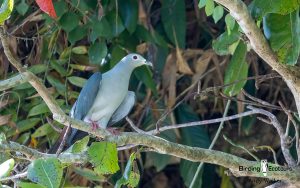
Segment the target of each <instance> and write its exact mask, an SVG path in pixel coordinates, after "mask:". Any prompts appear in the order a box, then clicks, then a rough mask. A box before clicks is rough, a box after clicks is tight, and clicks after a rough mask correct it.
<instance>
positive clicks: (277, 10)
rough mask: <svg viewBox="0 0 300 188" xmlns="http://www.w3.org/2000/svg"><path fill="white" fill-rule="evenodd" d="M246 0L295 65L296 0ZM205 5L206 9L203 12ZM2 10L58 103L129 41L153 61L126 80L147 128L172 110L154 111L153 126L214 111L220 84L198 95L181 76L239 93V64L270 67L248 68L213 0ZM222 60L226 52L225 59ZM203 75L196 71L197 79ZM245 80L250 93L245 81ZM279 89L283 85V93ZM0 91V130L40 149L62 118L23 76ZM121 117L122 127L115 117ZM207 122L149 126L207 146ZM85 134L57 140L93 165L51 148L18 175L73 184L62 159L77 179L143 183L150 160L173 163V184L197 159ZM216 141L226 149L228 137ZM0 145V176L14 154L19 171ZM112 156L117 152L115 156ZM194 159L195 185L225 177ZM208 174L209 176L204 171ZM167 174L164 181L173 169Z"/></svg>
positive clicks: (239, 36)
mask: <svg viewBox="0 0 300 188" xmlns="http://www.w3.org/2000/svg"><path fill="white" fill-rule="evenodd" d="M13 5H14V7H15V10H13ZM248 8H249V11H250V12H251V15H252V17H253V18H254V19H255V20H256V21H257V25H258V27H260V24H261V22H262V29H263V32H264V35H265V36H266V38H267V40H268V42H269V44H270V46H271V48H272V49H273V50H274V51H275V52H276V54H277V55H278V57H279V60H280V62H281V63H283V64H288V65H296V64H297V62H298V58H299V52H300V37H299V36H300V35H299V32H300V31H299V29H300V26H299V0H288V1H287V0H272V1H271V0H265V1H262V0H253V1H252V2H251V3H250V4H249V6H248ZM37 9H41V10H42V11H43V13H41V12H40V11H39V10H37ZM204 14H206V16H207V17H206V18H204V16H202V15H204ZM5 20H6V21H5ZM4 21H5V27H7V28H8V31H9V33H10V37H11V41H10V45H11V47H12V48H11V49H12V51H13V52H14V54H15V55H17V56H18V57H19V59H20V60H21V61H22V63H23V64H24V66H26V67H28V70H30V71H31V72H33V73H34V74H36V75H37V76H38V77H39V78H40V79H41V80H42V81H43V83H44V84H45V86H46V87H47V88H48V90H49V94H51V95H52V96H53V97H54V98H55V100H56V101H57V103H58V104H59V105H60V107H61V108H62V109H63V110H64V111H65V112H66V113H69V111H70V109H71V106H72V105H73V104H74V102H75V100H76V99H77V97H78V94H79V92H80V89H81V88H82V86H83V85H84V83H85V81H86V79H87V78H89V76H90V75H91V74H92V73H93V72H96V71H101V72H106V71H108V70H109V69H111V68H112V67H113V66H114V65H115V64H116V63H117V62H119V60H120V59H121V58H123V56H124V55H126V54H127V53H129V52H138V53H140V54H143V55H144V56H145V57H147V58H148V59H149V60H151V61H152V62H153V63H154V70H150V69H149V68H147V67H141V68H139V69H137V70H136V71H135V72H134V74H133V76H132V78H131V82H130V88H129V89H130V90H133V91H135V92H136V95H137V104H136V106H135V108H134V110H133V112H132V114H131V116H132V118H133V119H134V122H137V123H138V124H139V126H140V128H141V129H144V130H150V129H154V128H155V125H156V123H157V122H158V120H160V119H161V118H162V117H163V115H164V113H165V112H170V111H171V112H172V113H170V114H171V115H170V116H167V118H165V119H163V118H162V119H163V121H161V124H160V126H165V125H169V124H175V123H186V122H191V121H198V120H199V119H207V118H216V117H220V114H222V113H223V111H222V106H223V100H220V98H218V97H219V95H217V94H216V93H213V92H211V93H209V94H208V95H207V96H200V97H198V98H197V97H195V98H194V97H191V96H192V95H193V94H194V92H193V91H192V89H193V88H194V87H191V88H190V86H191V84H195V83H198V92H199V91H200V90H203V89H205V88H206V87H212V86H218V85H223V84H224V85H227V86H226V87H223V89H222V91H223V93H224V94H225V95H227V96H230V97H235V96H238V97H240V96H242V97H244V96H243V95H241V92H240V91H241V89H242V88H243V87H244V85H245V84H246V82H247V81H246V79H247V76H248V74H249V75H257V74H258V73H262V74H266V73H267V71H268V70H267V69H266V68H262V69H261V70H260V71H257V70H256V69H257V67H255V68H253V67H252V69H251V66H250V65H252V64H254V63H257V62H256V61H257V59H255V58H253V57H252V56H253V55H249V48H250V45H249V44H248V41H247V40H245V39H244V37H243V36H244V34H243V33H242V31H241V29H240V28H239V25H238V24H237V23H236V22H235V20H234V19H233V17H232V16H231V15H230V14H229V13H228V12H227V11H226V10H225V9H224V8H223V7H222V6H220V5H218V4H216V3H215V2H214V1H213V0H199V2H198V4H197V3H196V5H195V2H194V1H192V0H186V1H181V0H163V1H158V0H154V1H148V0H146V1H136V0H128V1H124V0H115V1H109V0H102V1H97V0H70V1H63V0H57V1H53V2H52V1H51V0H47V1H42V0H36V1H27V0H15V1H11V0H4V2H3V4H2V6H1V9H0V23H1V24H3V22H4ZM211 48H212V49H213V50H214V52H212V50H211ZM247 48H248V49H247ZM216 54H217V55H220V56H217V55H216ZM222 56H223V57H222ZM251 57H252V58H251ZM0 59H1V64H0V65H1V68H0V77H1V79H7V78H10V77H13V76H15V75H16V71H15V69H13V68H12V67H11V66H9V63H8V62H7V60H6V58H5V57H4V54H3V53H2V54H0ZM221 62H227V64H226V67H225V66H223V64H221ZM259 66H261V65H259ZM213 67H217V68H216V70H217V71H216V72H213V74H214V75H213V76H211V75H210V76H209V75H206V72H208V73H209V71H208V69H209V68H213ZM203 75H206V77H205V78H202V77H203ZM223 78H224V80H223ZM201 84H203V85H204V86H203V87H201V86H202V85H201ZM245 89H246V90H247V88H245ZM250 90H253V91H257V92H258V90H256V88H255V87H254V84H253V85H251V88H250ZM272 91H273V90H272ZM272 91H265V90H264V92H262V94H261V96H266V95H268V94H269V95H270V93H271V95H273V94H274V93H275V92H272ZM268 92H269V93H268ZM276 92H277V93H280V91H276ZM183 96H186V97H183ZM197 96H198V95H197ZM288 97H289V96H287V97H286V96H285V95H283V96H282V98H283V99H285V98H288ZM0 98H1V100H0V108H1V109H0V110H1V111H0V132H1V133H4V134H5V136H6V138H7V139H8V140H15V141H17V142H19V143H21V144H24V145H29V146H31V147H32V148H34V149H38V150H41V151H47V150H48V148H49V146H51V145H52V144H53V143H54V142H55V141H56V140H57V138H58V136H59V133H57V132H56V131H55V130H54V129H53V126H56V127H62V125H60V124H59V123H57V122H48V119H47V118H49V117H51V113H50V110H49V109H48V107H47V105H46V104H45V103H44V102H43V100H42V99H41V98H40V97H39V95H38V94H37V93H36V91H35V90H34V89H33V87H32V86H31V85H30V84H28V83H25V84H22V85H18V86H17V87H14V88H12V89H11V90H9V91H7V92H4V93H2V94H1V96H0ZM221 99H222V98H221ZM239 99H240V98H239ZM242 99H243V98H242ZM268 99H269V98H268ZM181 100H183V103H184V104H182V105H180V106H179V107H178V108H177V109H175V111H174V112H173V107H174V106H175V105H176V104H177V103H179V102H182V101H181ZM270 100H271V99H270ZM272 100H273V101H276V100H277V98H272ZM230 110H231V111H232V113H239V112H242V111H243V110H244V105H243V104H241V103H238V105H237V106H236V107H235V106H234V107H232V108H231V109H230ZM250 123H251V124H254V123H255V121H251V122H250ZM231 124H232V127H233V128H232V129H234V131H232V130H230V129H229V130H228V129H227V131H228V132H230V133H231V134H232V136H234V137H236V138H237V139H239V138H241V137H242V136H246V135H248V134H250V133H251V131H249V130H243V129H242V130H241V131H239V134H238V135H237V134H235V133H236V132H238V131H235V130H237V129H235V128H236V126H235V125H240V124H239V123H238V122H231ZM119 125H120V126H123V127H124V130H127V128H126V126H124V125H125V124H124V123H123V122H121V123H120V124H119ZM250 127H251V130H252V132H255V131H257V130H255V128H253V127H254V126H250ZM214 132H215V129H214V128H213V127H204V126H203V127H199V126H198V127H190V128H183V129H180V131H173V130H172V131H167V132H163V133H161V134H160V135H159V136H160V137H162V138H163V139H167V140H170V141H172V142H180V143H181V144H185V145H189V146H193V147H202V148H208V146H209V144H210V137H211V136H212V135H214V134H213V133H214ZM249 132H250V133H249ZM239 136H241V137H239ZM272 137H273V136H272ZM0 141H1V142H4V141H5V139H4V138H3V139H2V138H1V139H0ZM94 141H95V139H94V138H89V137H85V138H83V139H82V140H79V141H77V142H76V143H75V144H74V145H73V146H71V147H70V148H69V149H68V150H66V151H64V153H81V152H87V153H88V156H89V162H90V163H91V164H92V165H93V167H91V166H90V165H86V166H84V167H82V168H81V167H78V166H72V165H70V164H62V163H61V162H60V161H59V160H58V159H56V158H49V159H37V160H34V161H32V162H31V164H30V165H29V167H28V176H27V179H28V180H30V181H31V182H25V181H22V182H20V183H19V184H18V186H20V187H60V186H67V185H70V186H79V184H78V182H77V183H76V178H73V179H72V177H73V176H71V175H69V174H68V173H65V172H64V168H66V167H67V166H68V170H70V171H71V172H70V174H71V173H72V172H74V174H76V175H77V176H80V178H83V179H86V180H87V181H84V182H85V184H84V185H82V186H91V185H93V186H95V185H102V184H103V182H105V181H106V182H109V184H113V185H115V186H116V187H121V186H122V185H123V186H124V185H127V186H131V187H136V186H138V184H140V185H144V184H146V183H148V182H149V180H144V179H143V176H146V175H145V174H147V173H142V172H144V171H147V170H148V169H149V167H152V166H154V167H155V168H156V171H158V172H160V173H165V174H167V173H168V169H169V168H170V166H172V164H174V163H175V165H176V169H177V171H178V174H179V175H178V176H181V177H182V179H180V178H178V177H177V178H176V181H174V182H175V183H176V185H177V186H178V185H182V186H184V185H185V186H189V185H190V183H191V181H192V179H193V177H194V174H195V172H196V169H197V167H198V165H199V164H198V163H193V162H190V161H186V160H183V159H182V160H178V159H177V160H176V161H175V162H174V159H173V157H171V156H169V155H167V154H166V155H162V154H157V153H154V152H145V153H142V154H140V152H132V150H129V152H118V151H117V148H116V145H115V144H112V143H108V142H94ZM91 142H92V143H91ZM222 144H223V143H222ZM222 144H221V145H222ZM246 144H248V143H246ZM270 144H271V143H270ZM219 147H220V149H223V150H225V151H229V150H230V149H229V147H228V146H227V145H226V144H223V145H222V146H219ZM276 147H277V146H276ZM218 149H219V148H218ZM130 153H131V154H130ZM8 156H9V157H11V156H10V155H8ZM8 156H7V155H4V154H3V156H2V154H1V155H0V164H1V165H0V166H1V169H4V170H3V172H2V171H1V172H2V173H1V175H0V177H5V176H8V175H10V174H12V172H14V166H15V164H22V165H23V166H25V167H24V168H23V169H22V170H26V167H27V166H28V163H23V162H20V161H17V160H16V159H11V158H8ZM120 156H121V157H122V160H119V159H120ZM15 160H16V161H15ZM126 161H127V163H126V164H125V162H126ZM137 162H139V163H141V164H145V166H143V165H141V164H139V169H137V167H136V166H137V165H136V163H137ZM22 165H21V166H22ZM3 166H4V167H3ZM124 166H125V168H123V167H124ZM140 166H142V167H140ZM2 167H3V168H2ZM205 167H207V165H205ZM204 170H205V173H204ZM204 170H203V169H202V171H201V172H200V174H199V176H198V177H197V183H196V184H197V186H198V187H213V186H217V185H216V184H217V182H221V186H224V187H226V186H228V187H232V182H231V179H230V178H228V176H226V175H224V169H223V168H220V170H219V171H220V173H219V174H217V173H216V170H214V169H209V168H204ZM140 171H141V174H140ZM108 174H114V175H108ZM157 174H158V173H157ZM207 174H212V177H213V178H217V179H219V181H212V180H211V179H208V178H205V175H207ZM65 175H66V177H65ZM167 175H169V174H167ZM140 176H141V177H140ZM151 178H152V177H151ZM74 179H75V180H74ZM145 181H148V182H146V183H145ZM32 182H34V183H32ZM64 183H65V185H62V184H64ZM168 183H169V184H172V182H171V180H170V181H169V182H168ZM218 186H219V185H218Z"/></svg>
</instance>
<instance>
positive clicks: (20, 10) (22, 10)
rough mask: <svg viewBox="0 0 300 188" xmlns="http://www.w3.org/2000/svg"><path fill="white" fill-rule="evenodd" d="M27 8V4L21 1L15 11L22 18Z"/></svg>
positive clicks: (23, 0)
mask: <svg viewBox="0 0 300 188" xmlns="http://www.w3.org/2000/svg"><path fill="white" fill-rule="evenodd" d="M28 8H29V6H28V5H27V3H26V2H25V0H22V1H21V2H20V3H19V4H18V5H17V6H16V10H17V11H18V13H19V14H20V15H22V16H24V15H25V14H26V12H27V10H28Z"/></svg>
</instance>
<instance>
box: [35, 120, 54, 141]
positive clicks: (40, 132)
mask: <svg viewBox="0 0 300 188" xmlns="http://www.w3.org/2000/svg"><path fill="white" fill-rule="evenodd" d="M51 132H53V128H52V127H51V125H50V124H49V123H46V124H44V125H42V126H40V127H39V128H37V129H36V130H35V131H34V133H33V134H32V135H31V136H32V137H33V138H38V137H42V136H46V135H48V134H49V133H51Z"/></svg>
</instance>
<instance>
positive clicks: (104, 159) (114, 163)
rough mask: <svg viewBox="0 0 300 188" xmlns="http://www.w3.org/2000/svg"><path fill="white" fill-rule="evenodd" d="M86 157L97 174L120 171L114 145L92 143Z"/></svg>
mask: <svg viewBox="0 0 300 188" xmlns="http://www.w3.org/2000/svg"><path fill="white" fill-rule="evenodd" d="M88 156H89V158H90V160H91V163H92V164H93V165H94V171H95V172H96V173H98V174H113V173H115V172H117V171H118V170H119V169H120V167H119V165H118V152H117V146H116V144H114V143H110V142H94V143H92V145H91V146H90V148H89V149H88Z"/></svg>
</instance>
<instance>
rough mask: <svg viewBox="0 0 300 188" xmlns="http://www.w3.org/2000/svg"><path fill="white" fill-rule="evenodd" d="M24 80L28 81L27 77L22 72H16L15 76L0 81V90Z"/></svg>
mask: <svg viewBox="0 0 300 188" xmlns="http://www.w3.org/2000/svg"><path fill="white" fill-rule="evenodd" d="M26 82H28V78H27V77H26V76H24V75H22V74H18V75H17V76H14V77H11V78H9V79H6V80H2V81H0V91H4V90H7V89H10V88H13V87H16V86H17V85H20V84H24V83H26Z"/></svg>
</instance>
